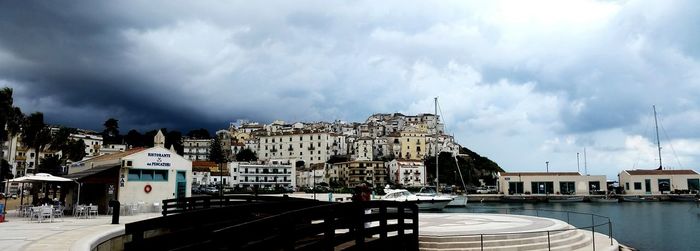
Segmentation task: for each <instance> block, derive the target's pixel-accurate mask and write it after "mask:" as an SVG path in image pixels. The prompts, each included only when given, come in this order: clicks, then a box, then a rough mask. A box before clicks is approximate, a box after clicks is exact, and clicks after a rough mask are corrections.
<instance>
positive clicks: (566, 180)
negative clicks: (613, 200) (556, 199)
mask: <svg viewBox="0 0 700 251" xmlns="http://www.w3.org/2000/svg"><path fill="white" fill-rule="evenodd" d="M498 189H499V192H502V193H504V194H536V195H548V194H562V195H589V194H597V193H607V183H606V179H605V175H581V174H580V173H578V172H515V173H499V177H498Z"/></svg>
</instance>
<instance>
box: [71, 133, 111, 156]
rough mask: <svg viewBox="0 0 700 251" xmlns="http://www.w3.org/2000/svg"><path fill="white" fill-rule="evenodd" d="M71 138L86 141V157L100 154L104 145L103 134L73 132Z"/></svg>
mask: <svg viewBox="0 0 700 251" xmlns="http://www.w3.org/2000/svg"><path fill="white" fill-rule="evenodd" d="M70 139H72V140H76V141H77V140H83V142H84V143H85V157H88V158H89V157H95V156H98V155H100V148H101V147H102V142H104V141H103V140H102V136H99V135H94V134H88V133H82V132H79V133H71V135H70Z"/></svg>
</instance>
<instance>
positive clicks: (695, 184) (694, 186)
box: [688, 179, 700, 191]
mask: <svg viewBox="0 0 700 251" xmlns="http://www.w3.org/2000/svg"><path fill="white" fill-rule="evenodd" d="M688 190H691V191H693V190H694V191H698V190H700V179H688Z"/></svg>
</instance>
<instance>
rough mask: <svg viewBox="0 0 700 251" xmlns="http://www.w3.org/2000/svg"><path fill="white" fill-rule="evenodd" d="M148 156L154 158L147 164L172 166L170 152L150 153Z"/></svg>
mask: <svg viewBox="0 0 700 251" xmlns="http://www.w3.org/2000/svg"><path fill="white" fill-rule="evenodd" d="M148 157H150V158H153V159H152V160H150V161H149V162H146V166H153V167H157V166H163V167H170V161H169V160H170V153H148Z"/></svg>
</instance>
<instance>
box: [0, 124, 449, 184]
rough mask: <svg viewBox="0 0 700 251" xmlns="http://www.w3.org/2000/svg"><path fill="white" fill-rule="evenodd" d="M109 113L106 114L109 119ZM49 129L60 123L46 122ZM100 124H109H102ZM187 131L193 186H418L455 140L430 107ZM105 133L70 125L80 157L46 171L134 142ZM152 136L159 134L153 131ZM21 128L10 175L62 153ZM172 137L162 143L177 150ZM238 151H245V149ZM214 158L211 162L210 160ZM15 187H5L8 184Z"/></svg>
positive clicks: (8, 146) (11, 145) (9, 154)
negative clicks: (215, 153)
mask: <svg viewBox="0 0 700 251" xmlns="http://www.w3.org/2000/svg"><path fill="white" fill-rule="evenodd" d="M116 122H117V120H113V121H107V122H106V123H105V125H106V126H107V125H108V124H109V123H116ZM46 129H47V130H48V132H49V133H50V134H51V135H54V136H56V134H58V133H59V132H62V131H63V129H62V127H60V126H48V125H47V126H46ZM105 131H109V130H108V129H106V130H105ZM207 134H208V132H205V133H203V134H202V135H198V134H197V133H194V134H190V137H188V136H185V137H182V138H181V139H180V141H179V142H178V144H177V145H179V146H181V147H182V150H181V152H180V153H179V154H181V155H182V156H183V157H184V158H185V159H187V160H190V161H192V179H191V181H192V184H193V186H194V187H200V186H201V187H205V186H210V185H219V184H221V183H223V184H224V186H225V187H230V188H232V189H236V190H239V189H243V190H245V189H248V190H250V189H251V188H260V189H269V190H276V189H299V188H314V187H318V186H320V185H323V186H333V187H354V186H356V185H359V184H361V183H365V182H366V183H369V184H371V185H372V186H374V187H384V186H385V185H387V184H390V183H391V184H396V185H401V186H416V187H418V186H423V185H427V184H429V182H430V181H429V180H428V177H427V176H426V174H427V172H426V168H425V163H424V161H425V160H426V159H427V158H428V157H434V156H435V153H436V151H437V152H445V153H449V154H453V155H457V154H458V153H459V149H460V148H461V146H460V145H459V144H457V143H456V142H455V140H454V138H453V137H452V136H450V135H447V134H445V133H444V125H443V124H442V123H440V120H439V116H436V115H434V114H427V113H426V114H418V115H404V114H401V113H393V114H373V115H371V116H369V117H368V118H367V120H366V121H365V122H345V121H334V122H313V123H302V122H295V123H286V122H284V121H280V120H277V121H274V122H272V123H270V124H261V123H258V122H250V121H245V120H240V121H237V122H235V123H230V125H229V126H228V128H226V129H221V130H218V131H216V132H215V134H214V135H213V137H209V136H208V135H207ZM105 137H110V136H109V133H107V134H105V132H102V133H101V132H96V131H90V130H85V129H73V130H71V132H70V133H69V135H68V137H66V139H67V140H68V141H70V142H82V143H83V144H84V155H83V157H82V159H78V160H75V159H67V160H66V161H65V163H64V165H62V166H61V167H60V168H59V169H58V170H57V171H56V172H55V173H54V174H57V175H64V174H71V173H74V171H75V170H71V169H76V168H75V167H79V166H84V163H85V162H90V161H91V159H93V158H98V157H100V156H103V155H110V154H115V153H122V152H128V151H131V150H133V149H135V148H138V147H140V146H134V145H130V144H129V143H128V142H127V141H126V140H122V142H113V140H112V141H111V142H106V140H105V139H104V138H105ZM159 137H163V138H164V137H165V136H164V134H163V132H161V131H158V132H157V135H156V136H155V138H156V139H155V140H154V142H155V145H157V142H158V139H157V138H159ZM22 139H23V136H22V135H21V134H15V135H12V137H11V138H9V140H7V141H5V142H4V144H3V151H2V153H3V159H6V160H8V162H9V163H11V164H10V168H11V173H12V175H13V176H14V177H21V176H24V175H26V174H34V173H36V170H37V168H38V167H40V166H41V163H42V162H43V161H46V160H47V159H49V158H51V157H57V158H59V159H63V156H64V155H66V154H65V153H64V152H65V150H64V149H61V148H57V147H53V146H52V145H51V143H50V142H49V143H47V144H45V145H43V146H41V151H37V150H36V148H35V147H32V146H31V145H28V144H25V143H24V142H23V140H22ZM213 144H218V145H219V146H220V149H221V151H222V153H223V158H222V159H221V160H223V161H224V162H225V163H223V164H220V163H221V160H212V159H211V158H210V157H211V151H212V146H213ZM175 145H176V144H173V143H171V144H170V145H165V143H164V142H163V143H162V147H165V148H167V149H169V150H170V151H172V152H174V153H175V154H178V151H177V150H176V149H175ZM246 153H248V154H249V155H251V156H250V157H245V155H246ZM217 162H218V163H217ZM15 189H17V188H16V187H12V188H11V191H12V190H15Z"/></svg>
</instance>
